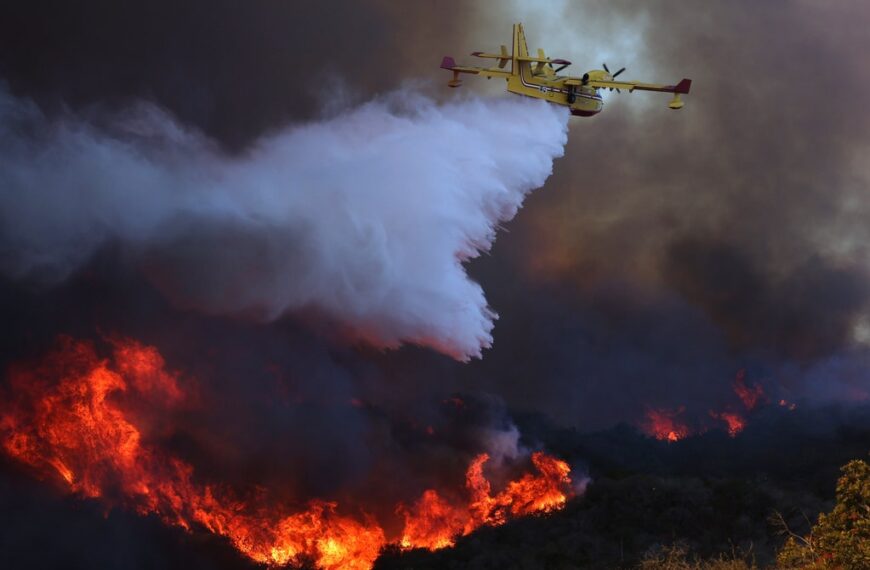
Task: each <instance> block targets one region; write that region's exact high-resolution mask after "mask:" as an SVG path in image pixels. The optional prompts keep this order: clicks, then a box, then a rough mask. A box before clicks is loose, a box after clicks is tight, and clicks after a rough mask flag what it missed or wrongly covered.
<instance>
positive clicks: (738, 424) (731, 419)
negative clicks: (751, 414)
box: [710, 410, 746, 437]
mask: <svg viewBox="0 0 870 570" xmlns="http://www.w3.org/2000/svg"><path fill="white" fill-rule="evenodd" d="M710 417H711V418H714V419H717V420H722V421H723V422H725V424H726V425H727V426H728V435H730V436H731V437H737V434H738V433H740V432H741V431H743V428H744V427H746V418H744V417H743V416H741V415H740V414H738V413H737V412H728V411H725V412H715V411H713V410H710Z"/></svg>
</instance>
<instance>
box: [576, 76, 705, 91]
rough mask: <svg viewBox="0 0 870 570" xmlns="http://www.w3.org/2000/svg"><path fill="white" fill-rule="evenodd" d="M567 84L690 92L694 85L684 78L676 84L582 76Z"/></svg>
mask: <svg viewBox="0 0 870 570" xmlns="http://www.w3.org/2000/svg"><path fill="white" fill-rule="evenodd" d="M565 85H589V86H590V87H595V88H598V89H625V90H627V91H629V92H631V91H634V90H635V89H638V90H640V91H661V92H663V93H688V92H689V89H691V87H692V80H691V79H683V80H682V81H680V82H679V83H677V84H676V85H660V84H658V83H640V82H638V81H600V80H596V79H590V80H588V81H586V82H585V83H584V82H583V79H581V78H572V79H568V80H566V81H565Z"/></svg>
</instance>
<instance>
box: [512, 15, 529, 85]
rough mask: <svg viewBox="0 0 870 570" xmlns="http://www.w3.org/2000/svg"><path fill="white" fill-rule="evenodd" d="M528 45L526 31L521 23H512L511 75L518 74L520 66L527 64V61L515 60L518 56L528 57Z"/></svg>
mask: <svg viewBox="0 0 870 570" xmlns="http://www.w3.org/2000/svg"><path fill="white" fill-rule="evenodd" d="M528 56H529V47H528V46H527V45H526V33H525V32H524V31H523V25H522V24H514V42H513V62H512V64H513V65H512V67H511V73H512V74H513V75H519V74H520V66H523V65H525V66H527V67H530V66H529V62H527V61H517V58H518V57H528Z"/></svg>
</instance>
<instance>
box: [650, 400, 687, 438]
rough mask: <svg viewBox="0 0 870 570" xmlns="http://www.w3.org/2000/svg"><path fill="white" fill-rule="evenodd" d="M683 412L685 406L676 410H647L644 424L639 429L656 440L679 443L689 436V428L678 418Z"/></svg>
mask: <svg viewBox="0 0 870 570" xmlns="http://www.w3.org/2000/svg"><path fill="white" fill-rule="evenodd" d="M685 411H686V407H685V406H680V407H679V408H677V409H676V410H667V409H658V410H657V409H653V408H649V409H647V411H646V422H644V424H643V425H642V426H641V427H642V428H643V430H644V432H646V434H647V435H649V436H651V437H654V438H656V439H659V440H662V441H669V442H673V441H679V440H681V439H683V438H686V437H688V436H689V435H690V434H691V430H690V429H689V426H688V425H686V423H685V422H684V421H683V420H681V419H680V418H679V417H678V416H680V415H682V413H683V412H685Z"/></svg>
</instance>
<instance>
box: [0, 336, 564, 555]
mask: <svg viewBox="0 0 870 570" xmlns="http://www.w3.org/2000/svg"><path fill="white" fill-rule="evenodd" d="M111 343H112V346H113V356H112V358H111V359H100V358H99V357H98V356H97V353H96V350H95V348H94V346H93V344H91V343H88V342H79V341H75V340H73V339H70V338H63V339H61V343H60V345H61V346H60V349H59V350H58V351H57V352H56V353H55V354H52V355H51V356H49V357H48V358H47V359H46V360H45V361H44V362H43V363H42V364H40V365H39V366H37V367H35V368H33V369H23V368H19V369H14V370H12V371H11V372H10V385H11V387H12V394H14V397H9V398H5V399H4V404H3V406H2V409H0V446H2V448H3V449H4V450H5V452H6V453H7V454H9V455H10V456H12V457H14V458H16V459H18V460H19V461H21V462H23V463H25V464H27V465H29V466H31V467H32V468H34V469H35V470H36V471H37V472H38V473H39V474H41V475H43V476H50V475H52V474H54V475H56V476H57V477H58V481H59V482H61V484H63V485H65V486H66V487H67V488H69V489H70V490H71V491H72V492H74V493H76V494H78V495H81V496H84V497H89V498H98V497H99V498H102V499H103V500H105V501H107V502H109V504H111V505H115V504H120V505H123V506H125V507H127V508H131V509H133V510H135V511H136V512H139V513H142V514H148V513H153V514H156V515H158V516H159V517H160V518H162V519H163V520H164V521H165V522H166V523H168V524H172V525H177V526H180V527H182V528H185V529H188V530H189V529H192V528H193V527H194V526H199V527H204V528H205V529H207V530H209V531H211V532H213V533H215V534H218V535H221V536H224V537H226V538H227V539H228V540H229V541H230V542H231V543H232V544H233V545H234V546H235V547H236V548H237V549H238V550H239V551H240V552H242V553H243V554H245V555H246V556H248V557H249V558H250V559H252V560H254V561H256V562H259V563H264V564H270V565H286V564H297V565H298V564H302V563H304V562H305V561H313V562H314V563H315V564H316V565H317V566H318V567H319V568H322V569H325V570H367V569H369V568H371V567H372V565H373V563H374V560H375V559H376V558H377V556H378V554H379V552H380V550H381V548H382V547H383V546H384V545H385V544H386V543H387V540H386V537H385V534H384V531H383V529H382V528H381V527H380V526H379V524H378V523H377V522H376V521H375V520H374V519H373V518H372V517H371V516H369V515H366V514H364V513H363V514H362V515H361V517H359V518H353V517H350V516H346V515H341V514H339V512H338V505H337V504H336V503H333V502H327V501H320V500H312V501H309V502H308V504H307V508H305V509H303V510H298V509H295V510H294V509H291V507H290V506H289V505H274V504H268V503H265V500H264V497H259V496H258V497H255V498H251V499H248V500H243V499H240V498H239V497H238V495H237V494H235V493H233V492H232V491H231V490H229V489H227V488H225V487H223V486H220V485H214V484H204V483H200V482H198V481H195V480H194V476H193V467H192V466H191V465H189V464H187V463H186V462H184V461H182V460H181V459H179V458H177V457H174V456H172V455H170V454H168V453H165V452H162V451H161V450H160V449H159V448H157V447H155V446H153V445H148V444H147V443H145V441H147V439H148V433H145V434H144V435H143V432H142V431H141V429H142V428H141V426H137V425H136V424H134V421H133V419H131V418H132V417H133V416H134V414H133V413H131V410H130V409H129V408H130V406H129V403H130V402H137V401H147V402H150V403H152V404H154V405H160V406H162V407H170V408H171V407H173V406H178V405H180V404H182V403H183V402H184V400H185V397H186V396H185V393H184V391H182V389H181V386H180V384H179V377H178V375H177V374H174V373H171V372H167V371H166V370H165V363H164V361H163V358H162V357H161V356H160V354H159V353H158V352H157V350H156V349H155V348H153V347H148V346H144V345H142V344H140V343H138V342H136V341H133V340H113V341H111ZM140 423H143V422H140ZM144 423H146V424H147V422H144ZM487 459H488V457H487V456H486V455H485V454H483V455H480V456H478V457H477V458H476V459H475V461H474V462H473V463H472V464H471V466H470V467H469V470H468V473H467V481H468V484H467V487H468V491H469V494H470V495H471V497H472V500H471V502H469V504H468V505H465V506H455V505H451V504H450V503H448V502H446V501H445V500H443V499H442V498H441V497H440V496H439V495H438V494H437V493H436V492H435V491H434V490H429V491H426V492H425V493H423V496H422V497H421V498H420V500H419V501H417V503H415V505H414V507H413V508H411V509H404V508H403V507H400V512H401V513H402V514H404V516H405V523H406V524H405V530H404V532H403V533H402V536H401V539H400V545H401V546H403V547H423V548H430V549H437V548H442V547H445V546H449V545H451V544H453V540H454V538H455V537H456V536H459V535H461V534H467V533H469V532H471V531H472V530H474V529H475V528H477V527H478V526H480V525H481V524H500V523H502V522H504V520H505V517H506V516H507V515H508V514H510V515H516V516H518V515H523V514H528V513H532V512H539V511H547V510H552V509H556V508H559V507H561V506H563V505H564V503H565V501H566V499H567V497H568V494H569V491H567V490H566V489H567V488H568V487H569V486H570V478H569V477H568V474H569V468H568V465H567V464H566V463H564V462H562V461H559V460H557V459H554V458H552V457H549V456H547V455H545V454H543V453H536V454H534V455H533V456H532V462H533V464H534V465H535V468H536V469H537V471H538V474H526V475H524V476H523V477H522V478H520V479H519V480H517V481H513V482H511V483H509V484H508V486H507V488H506V489H505V490H504V491H502V492H501V493H499V494H497V495H495V496H494V497H493V496H491V490H490V485H489V482H488V481H487V480H486V479H485V478H484V477H483V471H482V468H483V464H484V463H485V462H486V461H487Z"/></svg>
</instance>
